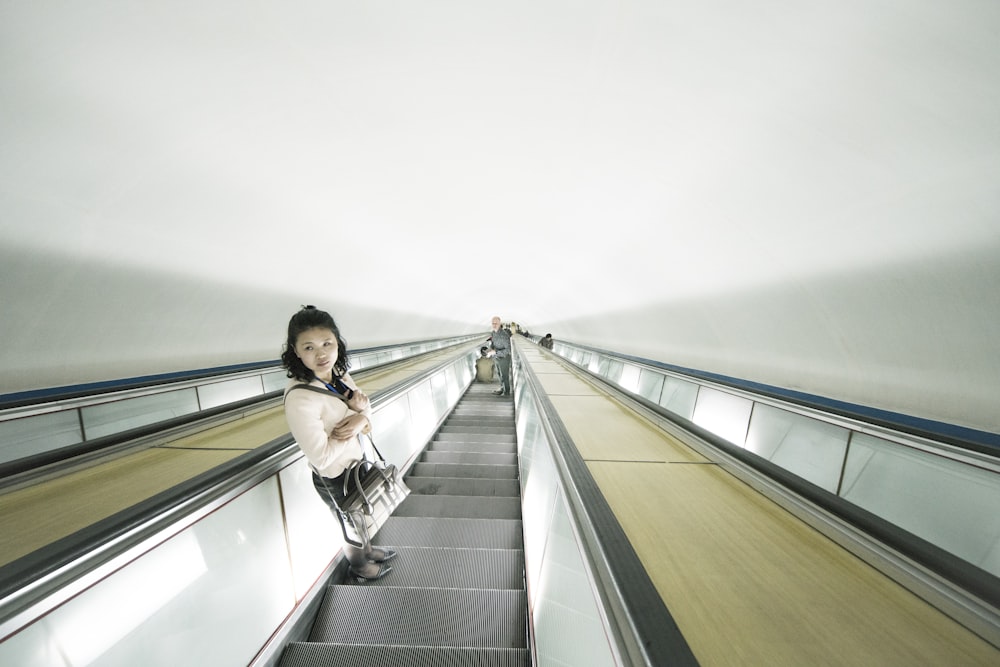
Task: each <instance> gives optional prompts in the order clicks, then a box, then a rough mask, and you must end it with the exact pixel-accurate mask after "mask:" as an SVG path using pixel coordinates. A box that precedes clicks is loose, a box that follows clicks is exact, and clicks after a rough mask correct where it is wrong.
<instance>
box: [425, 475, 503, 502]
mask: <svg viewBox="0 0 1000 667" xmlns="http://www.w3.org/2000/svg"><path fill="white" fill-rule="evenodd" d="M406 485H407V486H409V487H410V495H414V494H418V495H429V496H434V495H442V496H515V497H518V498H520V495H521V485H520V482H519V481H518V480H516V479H481V478H480V479H469V478H464V477H407V478H406Z"/></svg>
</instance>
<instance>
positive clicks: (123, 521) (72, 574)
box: [0, 347, 478, 624]
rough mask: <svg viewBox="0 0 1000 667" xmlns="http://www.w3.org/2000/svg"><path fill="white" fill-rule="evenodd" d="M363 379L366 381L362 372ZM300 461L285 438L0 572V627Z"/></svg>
mask: <svg viewBox="0 0 1000 667" xmlns="http://www.w3.org/2000/svg"><path fill="white" fill-rule="evenodd" d="M477 349H478V348H477ZM436 351H438V352H439V351H440V350H436ZM473 354H474V350H473V349H472V348H471V347H470V348H468V349H463V350H462V351H461V352H460V353H459V354H457V355H454V356H452V357H450V358H448V359H447V360H445V361H442V362H440V363H438V364H435V365H434V366H433V367H430V368H427V369H424V370H422V371H420V372H419V373H418V374H416V375H414V376H413V377H411V378H408V379H406V380H403V381H401V382H399V383H397V384H396V385H393V386H392V387H389V388H386V389H384V390H380V391H378V392H373V393H372V395H371V397H370V398H371V404H372V410H373V411H377V410H378V409H379V407H381V406H382V405H384V404H386V403H388V402H389V401H391V400H393V399H394V398H395V397H396V396H397V395H399V394H400V393H401V392H405V391H406V390H408V389H409V388H412V387H413V386H415V385H417V384H420V383H421V382H424V381H425V380H426V378H428V377H430V376H432V375H434V374H436V373H438V372H440V370H441V369H442V368H444V367H447V366H449V365H451V364H454V363H455V361H456V360H457V359H460V358H462V357H463V356H471V355H473ZM397 361H403V360H397ZM382 367H384V365H383V366H382ZM373 369H374V367H370V368H367V369H364V370H365V371H368V370H373ZM358 377H359V378H362V377H363V376H362V375H361V374H360V373H359V375H358ZM301 456H302V453H301V450H299V448H298V447H297V445H296V444H295V441H294V439H293V438H292V436H291V434H288V433H286V434H285V435H282V436H279V437H277V438H275V439H273V440H271V441H270V442H267V443H265V444H263V445H261V446H260V447H257V448H255V449H253V450H249V451H247V452H246V453H244V454H241V455H239V456H237V457H235V458H234V459H231V460H230V461H227V462H226V463H223V464H221V465H219V466H217V467H215V468H213V469H211V470H208V471H206V472H204V473H201V474H199V475H197V476H195V477H193V478H191V479H190V480H186V481H185V482H182V483H181V484H179V485H177V486H174V487H172V488H170V489H168V490H166V491H163V492H161V493H159V494H156V495H155V496H153V497H151V498H148V499H146V500H145V501H142V502H140V503H138V504H136V505H133V506H132V507H129V508H127V509H124V510H122V511H120V512H118V513H116V514H114V515H112V516H109V517H106V518H104V519H102V520H100V521H98V522H96V523H94V524H92V525H91V526H88V527H86V528H83V529H81V530H78V531H76V532H74V533H72V534H70V535H67V536H65V537H63V538H61V539H59V540H56V541H55V542H52V543H51V544H48V545H46V546H44V547H42V548H40V549H38V550H36V551H34V552H32V553H30V554H27V555H25V556H23V557H21V558H19V559H17V560H15V561H12V562H11V563H8V564H6V565H4V566H2V567H0V624H3V623H6V622H7V621H8V620H9V619H11V618H12V617H14V616H17V615H18V614H20V613H21V612H22V611H23V610H25V609H28V608H30V607H33V606H34V605H36V604H37V603H38V602H39V601H40V600H43V599H46V598H48V597H49V596H52V595H53V594H54V593H55V592H56V591H59V590H60V589H62V588H63V587H65V586H66V585H67V584H68V583H70V582H72V581H74V580H76V579H78V578H80V577H82V576H83V575H85V574H86V573H87V572H90V571H93V570H95V569H96V568H98V567H100V566H101V565H103V564H104V563H106V562H108V561H110V560H112V559H113V558H115V557H116V556H117V555H118V554H120V553H123V552H125V551H127V550H129V549H132V548H133V547H135V546H136V545H137V544H139V543H141V542H143V541H144V540H146V539H148V538H149V537H151V536H152V535H155V534H157V533H160V532H161V531H163V530H164V529H165V528H167V527H168V526H170V525H173V524H175V523H177V522H180V521H182V520H183V519H184V517H185V516H188V515H190V514H193V513H196V512H198V511H199V510H202V509H203V508H205V507H207V506H214V505H215V504H218V503H221V502H224V501H225V500H226V499H228V498H230V497H232V496H234V495H236V494H238V493H240V492H242V490H243V489H245V488H246V487H248V486H250V485H252V484H256V483H257V482H259V481H260V480H262V479H264V478H267V477H269V476H271V475H273V474H275V473H276V472H277V471H279V470H281V469H282V468H284V467H286V466H288V465H290V464H291V463H293V462H294V461H296V460H298V459H299V458H301Z"/></svg>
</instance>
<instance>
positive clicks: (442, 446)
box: [426, 440, 517, 454]
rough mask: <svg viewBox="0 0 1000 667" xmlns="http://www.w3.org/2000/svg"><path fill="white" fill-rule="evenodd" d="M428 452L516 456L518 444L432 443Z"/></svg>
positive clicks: (453, 441) (455, 441)
mask: <svg viewBox="0 0 1000 667" xmlns="http://www.w3.org/2000/svg"><path fill="white" fill-rule="evenodd" d="M426 451H428V452H496V453H499V454H514V453H516V452H517V443H516V442H461V441H457V440H452V441H444V442H440V441H432V442H431V443H430V444H429V445H428V447H427V449H426Z"/></svg>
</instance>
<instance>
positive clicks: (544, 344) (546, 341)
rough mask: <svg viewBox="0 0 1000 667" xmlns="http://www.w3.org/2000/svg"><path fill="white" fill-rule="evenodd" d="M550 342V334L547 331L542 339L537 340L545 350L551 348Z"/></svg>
mask: <svg viewBox="0 0 1000 667" xmlns="http://www.w3.org/2000/svg"><path fill="white" fill-rule="evenodd" d="M552 342H553V341H552V334H550V333H547V334H545V336H543V337H542V339H541V340H540V341H538V344H539V345H541V346H542V347H544V348H545V349H546V350H551V349H552Z"/></svg>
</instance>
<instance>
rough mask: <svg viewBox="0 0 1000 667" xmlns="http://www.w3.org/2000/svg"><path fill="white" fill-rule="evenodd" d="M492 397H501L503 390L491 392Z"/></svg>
mask: <svg viewBox="0 0 1000 667" xmlns="http://www.w3.org/2000/svg"><path fill="white" fill-rule="evenodd" d="M493 395H494V396H503V389H499V390H497V391H495V392H493Z"/></svg>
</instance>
